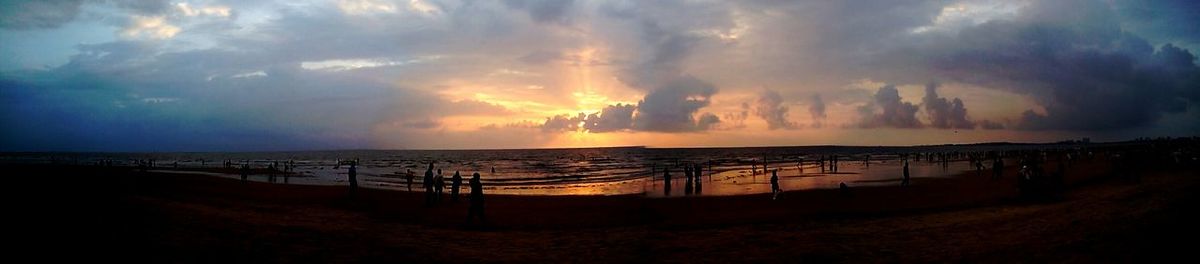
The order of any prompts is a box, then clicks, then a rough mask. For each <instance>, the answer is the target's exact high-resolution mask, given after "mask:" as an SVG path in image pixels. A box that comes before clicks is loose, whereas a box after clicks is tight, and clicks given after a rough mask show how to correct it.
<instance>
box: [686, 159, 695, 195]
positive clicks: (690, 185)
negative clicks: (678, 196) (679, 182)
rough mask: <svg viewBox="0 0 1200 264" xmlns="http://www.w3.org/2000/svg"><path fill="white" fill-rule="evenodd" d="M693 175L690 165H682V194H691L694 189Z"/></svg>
mask: <svg viewBox="0 0 1200 264" xmlns="http://www.w3.org/2000/svg"><path fill="white" fill-rule="evenodd" d="M693 176H695V175H692V166H691V165H683V177H684V181H683V194H684V195H692V192H693V191H695V190H696V186H695V185H694V183H695V182H694V181H692V177H693Z"/></svg>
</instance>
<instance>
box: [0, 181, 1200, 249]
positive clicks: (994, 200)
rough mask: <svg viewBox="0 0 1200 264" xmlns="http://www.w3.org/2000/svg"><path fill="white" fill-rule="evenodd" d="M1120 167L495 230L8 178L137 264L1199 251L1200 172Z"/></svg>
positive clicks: (44, 215) (531, 201)
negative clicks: (1059, 186) (1047, 182)
mask: <svg viewBox="0 0 1200 264" xmlns="http://www.w3.org/2000/svg"><path fill="white" fill-rule="evenodd" d="M1108 164H1109V163H1108V162H1105V161H1104V160H1102V159H1097V160H1095V161H1092V162H1086V163H1081V164H1076V165H1075V166H1072V167H1071V168H1070V169H1069V170H1068V173H1067V175H1066V182H1067V186H1068V191H1066V192H1064V193H1063V194H1061V195H1060V196H1059V197H1056V198H1053V199H1050V200H1045V201H1042V200H1039V201H1027V200H1025V199H1021V198H1020V197H1019V195H1018V191H1017V188H1016V181H1015V178H1016V169H1015V168H1009V169H1008V170H1006V175H1005V176H1004V177H1003V178H1002V179H1000V180H993V179H990V178H989V177H988V176H977V175H975V174H974V173H966V174H963V175H958V176H956V177H952V178H942V179H919V180H917V181H915V182H914V184H913V186H910V187H899V186H875V187H856V188H852V189H851V191H850V193H849V194H848V195H846V194H843V193H841V192H840V191H839V190H807V191H794V192H786V193H784V194H783V195H782V196H781V198H780V199H779V200H771V197H770V196H769V195H765V194H764V195H741V196H716V197H683V198H648V197H645V196H642V195H624V196H505V195H490V196H487V198H486V201H487V207H486V212H487V215H486V217H487V224H486V225H485V226H482V227H479V226H468V225H465V224H464V220H465V217H466V212H467V202H466V200H465V199H463V200H461V201H460V202H458V203H451V202H449V200H448V199H447V200H446V201H445V202H443V203H442V204H440V205H437V206H433V207H426V206H423V205H422V202H423V200H422V199H423V197H422V196H421V193H417V192H412V193H410V192H396V191H388V190H374V189H362V190H361V191H360V192H359V193H358V195H357V196H355V197H351V196H349V195H348V193H347V190H346V188H345V187H340V186H310V185H284V184H269V183H261V182H240V181H237V180H231V179H225V178H219V177H213V176H206V175H190V174H177V173H169V174H168V173H143V172H137V171H135V170H133V169H131V168H119V167H118V168H103V167H85V166H48V165H6V168H4V170H5V171H8V172H10V173H9V175H13V176H19V175H39V176H50V177H44V178H48V179H53V180H48V181H62V182H61V183H55V184H53V186H61V187H54V188H39V189H41V190H40V191H37V192H28V195H35V196H36V197H47V199H38V200H39V201H43V202H38V203H22V204H21V206H23V207H26V208H22V209H25V210H28V212H30V214H29V216H30V217H29V218H23V219H26V220H29V221H30V224H33V225H34V226H46V228H49V229H48V230H47V231H46V232H45V234H43V235H34V236H32V237H31V239H32V240H33V241H38V242H44V243H48V244H49V245H55V246H58V247H64V248H72V247H81V248H87V249H89V250H97V252H100V253H99V254H102V255H93V257H100V258H113V259H117V260H125V261H133V262H361V261H366V262H372V261H399V262H409V261H419V262H427V261H438V262H477V261H486V262H524V261H537V262H560V261H570V262H729V261H734V262H767V261H772V262H776V261H783V262H806V261H816V262H894V261H901V262H918V261H919V262H927V261H938V262H942V261H953V262H961V261H969V262H1013V261H1034V262H1044V261H1054V262H1058V261H1068V262H1128V261H1134V260H1138V261H1145V260H1153V259H1170V258H1171V257H1175V256H1182V255H1183V254H1185V252H1186V251H1183V250H1185V249H1186V248H1187V247H1188V246H1187V245H1186V243H1184V244H1180V243H1173V242H1172V241H1175V239H1186V238H1191V237H1194V235H1195V234H1197V232H1196V231H1197V230H1196V227H1195V225H1194V221H1195V220H1196V219H1197V218H1196V217H1195V216H1193V214H1192V213H1191V211H1192V208H1193V206H1192V205H1194V204H1196V203H1195V202H1197V193H1198V191H1200V178H1197V177H1196V176H1197V173H1198V171H1197V170H1196V169H1195V168H1187V169H1184V168H1161V169H1154V170H1148V171H1144V172H1142V175H1143V178H1142V180H1141V181H1140V182H1137V183H1133V182H1129V181H1127V180H1124V179H1121V178H1114V177H1111V176H1110V175H1111V173H1110V172H1111V168H1110V167H1109V165H1108ZM21 179H26V178H21ZM18 182H24V181H23V180H21V181H18ZM40 183H41V184H43V185H44V184H45V183H46V182H45V181H42V182H40ZM30 184H33V183H30ZM14 186H20V185H14ZM19 222H23V221H19ZM59 232H62V234H61V235H63V236H66V237H70V238H71V239H68V240H61V238H62V237H63V236H60V234H59ZM46 234H54V235H46ZM40 240H44V241H40ZM61 257H65V258H76V257H79V255H70V254H68V255H62V256H61Z"/></svg>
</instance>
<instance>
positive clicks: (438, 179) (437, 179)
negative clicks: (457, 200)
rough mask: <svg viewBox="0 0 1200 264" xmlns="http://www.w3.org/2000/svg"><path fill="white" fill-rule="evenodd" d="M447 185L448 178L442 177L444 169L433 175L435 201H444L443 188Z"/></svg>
mask: <svg viewBox="0 0 1200 264" xmlns="http://www.w3.org/2000/svg"><path fill="white" fill-rule="evenodd" d="M445 187H446V178H444V177H442V169H438V170H437V175H434V176H433V190H434V193H435V194H434V197H433V201H434V202H441V201H442V189H444V188H445Z"/></svg>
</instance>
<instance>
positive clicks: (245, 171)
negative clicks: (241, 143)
mask: <svg viewBox="0 0 1200 264" xmlns="http://www.w3.org/2000/svg"><path fill="white" fill-rule="evenodd" d="M249 177H250V164H242V181H243V182H244V181H246V178H249Z"/></svg>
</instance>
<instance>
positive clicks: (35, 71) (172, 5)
mask: <svg viewBox="0 0 1200 264" xmlns="http://www.w3.org/2000/svg"><path fill="white" fill-rule="evenodd" d="M0 3H2V4H0V126H2V127H0V128H2V129H0V150H2V151H56V150H71V151H224V150H235V151H236V150H303V149H344V148H373V149H393V148H410V149H412V148H420V149H426V148H455V149H460V148H525V147H581V146H629V145H643V146H659V147H669V146H765V145H813V144H846V145H914V144H940V143H971V142H990V141H1034V142H1044V141H1057V140H1063V139H1072V138H1079V137H1091V138H1093V140H1122V139H1129V138H1134V137H1139V136H1190V135H1197V133H1198V131H1200V104H1198V103H1200V69H1198V68H1197V66H1196V63H1197V61H1196V56H1195V54H1194V53H1195V51H1196V50H1200V27H1197V26H1195V25H1196V24H1198V23H1200V4H1197V3H1200V2H1196V1H1135V0H1107V1H1074V0H1054V1H1021V0H997V1H988V0H960V1H897V0H865V1H674V0H667V1H581V0H577V1H569V0H545V1H543V0H503V1H464V0H446V1H441V0H400V1H383V0H341V1H219V0H217V1H205V0H196V1H178V0H173V1H151V0H147V1H121V0H109V1H102V0H73V1H72V0H68V1H9V0H4V1H2V2H0Z"/></svg>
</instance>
